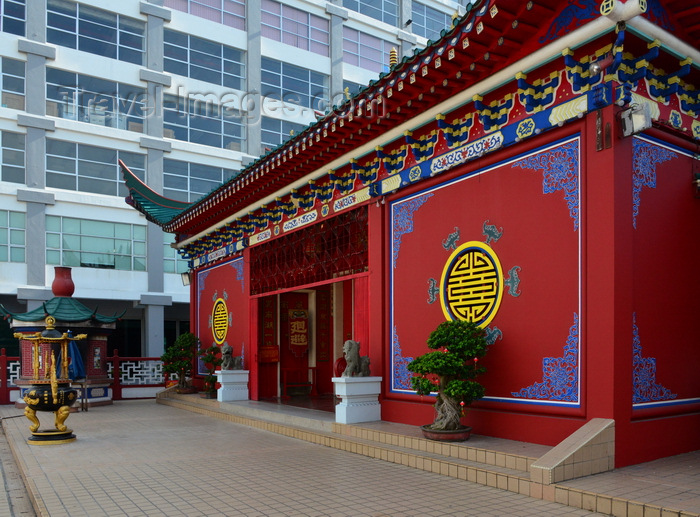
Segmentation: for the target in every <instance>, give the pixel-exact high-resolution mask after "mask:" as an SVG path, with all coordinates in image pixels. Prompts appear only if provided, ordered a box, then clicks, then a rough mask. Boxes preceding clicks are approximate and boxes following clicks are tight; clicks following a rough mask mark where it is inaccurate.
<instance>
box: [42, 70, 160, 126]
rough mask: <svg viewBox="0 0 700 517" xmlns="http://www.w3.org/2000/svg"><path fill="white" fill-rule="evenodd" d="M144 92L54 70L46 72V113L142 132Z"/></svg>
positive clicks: (102, 80) (140, 89)
mask: <svg viewBox="0 0 700 517" xmlns="http://www.w3.org/2000/svg"><path fill="white" fill-rule="evenodd" d="M146 110H147V106H146V90H145V89H144V88H139V87H138V86H132V85H129V84H123V83H115V82H113V81H107V80H105V79H99V78H97V77H91V76H87V75H82V74H75V73H73V72H67V71H64V70H59V69H57V68H48V67H47V69H46V114H47V115H50V116H53V117H60V118H67V119H71V120H78V121H80V122H87V123H88V124H97V125H99V126H107V127H114V128H117V129H126V130H128V131H135V132H137V133H142V132H143V124H144V118H145V114H146Z"/></svg>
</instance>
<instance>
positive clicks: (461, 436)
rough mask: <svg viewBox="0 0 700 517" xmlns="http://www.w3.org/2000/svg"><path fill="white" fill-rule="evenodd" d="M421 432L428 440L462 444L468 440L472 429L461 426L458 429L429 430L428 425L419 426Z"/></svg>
mask: <svg viewBox="0 0 700 517" xmlns="http://www.w3.org/2000/svg"><path fill="white" fill-rule="evenodd" d="M420 429H421V431H423V436H424V437H425V438H427V439H428V440H435V441H437V442H464V441H466V440H469V436H470V435H471V432H472V428H471V427H469V426H463V427H460V428H459V429H451V430H444V429H431V428H430V425H422V426H420Z"/></svg>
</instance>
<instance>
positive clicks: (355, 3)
mask: <svg viewBox="0 0 700 517" xmlns="http://www.w3.org/2000/svg"><path fill="white" fill-rule="evenodd" d="M343 7H345V8H346V9H351V10H353V11H356V12H358V13H362V14H364V15H367V16H370V17H372V18H374V19H375V20H379V21H380V22H384V23H388V24H389V25H393V26H394V27H396V25H397V23H398V14H397V13H398V2H397V0H343Z"/></svg>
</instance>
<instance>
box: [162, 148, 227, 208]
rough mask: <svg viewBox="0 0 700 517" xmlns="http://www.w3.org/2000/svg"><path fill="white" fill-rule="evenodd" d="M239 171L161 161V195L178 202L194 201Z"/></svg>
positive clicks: (166, 160)
mask: <svg viewBox="0 0 700 517" xmlns="http://www.w3.org/2000/svg"><path fill="white" fill-rule="evenodd" d="M239 172H240V171H234V170H232V169H223V168H221V167H212V166H209V165H201V164H196V163H189V162H183V161H179V160H170V159H167V158H166V159H165V160H163V195H164V196H166V197H169V198H171V199H177V200H179V201H188V202H191V201H196V200H198V199H200V198H201V197H203V196H204V195H205V194H208V193H209V192H211V191H212V190H214V189H215V188H217V187H218V186H219V185H221V184H222V183H224V182H226V181H227V180H229V179H230V178H232V177H234V176H236V175H237V174H238V173H239Z"/></svg>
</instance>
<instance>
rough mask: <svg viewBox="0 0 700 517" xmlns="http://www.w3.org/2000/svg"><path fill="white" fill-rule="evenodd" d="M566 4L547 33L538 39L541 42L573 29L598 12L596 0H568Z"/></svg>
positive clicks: (546, 41)
mask: <svg viewBox="0 0 700 517" xmlns="http://www.w3.org/2000/svg"><path fill="white" fill-rule="evenodd" d="M568 4H569V5H567V6H566V7H565V8H564V9H563V10H562V11H561V14H559V16H558V17H556V18H555V19H554V20H553V21H552V23H551V24H550V26H549V28H548V29H547V33H546V34H545V35H544V36H542V37H541V38H540V39H539V42H540V43H541V44H544V43H548V42H549V41H552V40H554V39H556V38H557V37H558V36H561V35H562V34H566V33H567V32H571V31H573V30H574V29H576V28H578V27H580V26H581V25H583V24H584V23H585V22H586V21H588V20H590V19H591V18H594V17H596V16H599V14H600V13H599V11H598V9H599V6H598V1H597V0H579V1H574V0H568Z"/></svg>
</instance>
